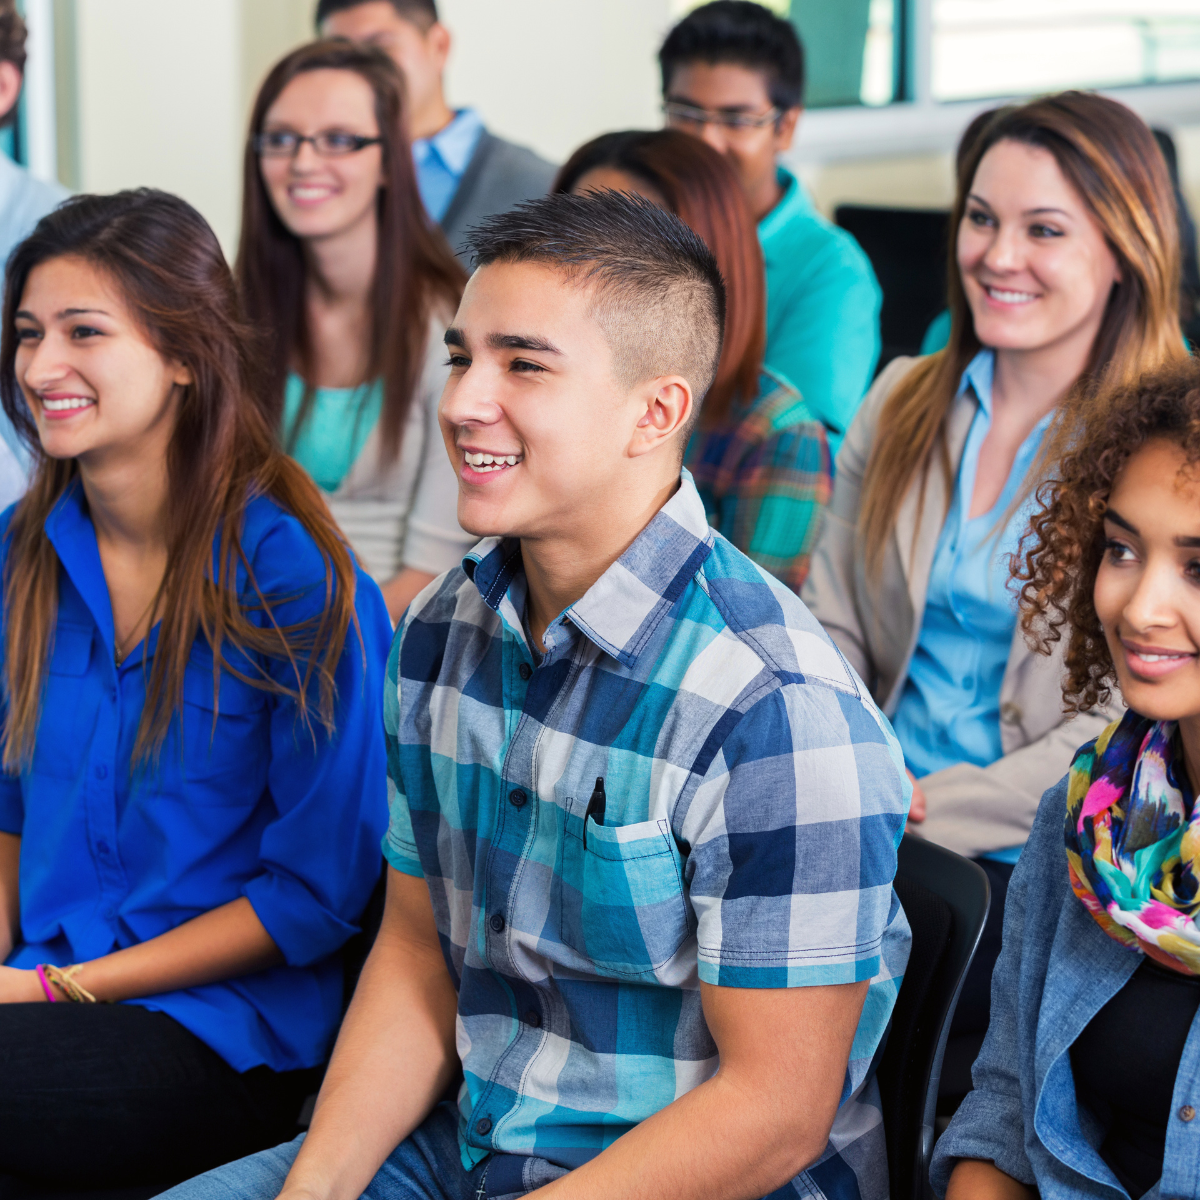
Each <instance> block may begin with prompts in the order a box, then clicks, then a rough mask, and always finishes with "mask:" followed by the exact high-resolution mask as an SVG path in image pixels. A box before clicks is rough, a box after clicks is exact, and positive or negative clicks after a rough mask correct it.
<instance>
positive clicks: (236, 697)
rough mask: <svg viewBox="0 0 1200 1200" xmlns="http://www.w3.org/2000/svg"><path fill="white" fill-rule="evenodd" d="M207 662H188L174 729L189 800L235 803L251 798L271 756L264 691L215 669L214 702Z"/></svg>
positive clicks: (258, 789)
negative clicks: (179, 740)
mask: <svg viewBox="0 0 1200 1200" xmlns="http://www.w3.org/2000/svg"><path fill="white" fill-rule="evenodd" d="M214 699H215V698H214V695H213V676H212V666H211V665H209V666H207V667H205V666H203V665H199V664H194V663H190V662H189V663H188V665H187V667H186V668H185V670H184V676H183V706H182V711H181V713H180V729H181V731H182V736H183V754H182V759H183V777H184V781H185V783H188V784H193V785H197V786H193V787H190V788H189V789H188V793H187V798H188V801H189V802H193V803H194V802H200V803H203V804H221V805H238V804H251V803H254V802H255V801H257V800H258V799H259V798H260V797H261V795H262V791H263V787H264V786H265V781H266V770H267V766H268V764H269V762H270V757H271V716H270V709H269V707H268V704H267V693H266V692H264V691H262V690H261V689H259V688H254V687H251V686H250V685H249V684H247V683H243V682H242V681H241V680H240V679H235V678H234V677H233V676H231V675H230V674H228V672H222V673H221V683H220V693H219V702H218V703H214Z"/></svg>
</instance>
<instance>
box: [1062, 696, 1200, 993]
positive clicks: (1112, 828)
mask: <svg viewBox="0 0 1200 1200" xmlns="http://www.w3.org/2000/svg"><path fill="white" fill-rule="evenodd" d="M1192 799H1193V798H1192V788H1191V784H1190V783H1189V782H1188V779H1187V773H1186V771H1185V770H1184V765H1183V754H1182V751H1181V750H1180V748H1179V746H1178V743H1177V740H1176V738H1175V722H1174V721H1151V720H1148V719H1147V718H1146V717H1142V716H1139V715H1138V714H1137V713H1135V712H1133V711H1132V710H1130V711H1128V712H1126V713H1125V715H1124V717H1122V718H1121V720H1119V721H1114V722H1113V723H1112V724H1111V725H1110V726H1109V727H1108V728H1107V729H1106V730H1105V731H1104V732H1103V733H1102V734H1101V735H1100V736H1099V737H1098V738H1096V740H1095V741H1094V742H1089V743H1088V744H1087V745H1086V746H1083V747H1081V748H1080V749H1079V751H1078V752H1077V753H1076V755H1075V760H1074V761H1073V762H1072V763H1071V770H1070V773H1069V775H1068V779H1067V819H1066V840H1067V864H1068V867H1069V869H1070V874H1071V887H1072V888H1073V889H1074V892H1075V895H1076V896H1078V897H1079V900H1080V902H1081V903H1082V904H1083V906H1084V907H1085V908H1086V909H1087V910H1088V912H1090V913H1091V914H1092V916H1093V917H1095V919H1096V923H1097V924H1098V925H1099V926H1100V928H1101V929H1103V930H1104V932H1105V933H1107V934H1108V936H1109V937H1111V938H1114V939H1115V940H1116V941H1118V942H1122V943H1124V944H1125V945H1126V946H1129V947H1130V948H1131V949H1136V950H1142V951H1144V952H1145V953H1146V954H1147V955H1149V956H1150V957H1151V958H1152V959H1154V960H1155V961H1156V962H1159V963H1162V964H1163V965H1164V966H1167V967H1171V968H1173V969H1174V970H1176V971H1179V972H1180V973H1182V974H1185V975H1200V923H1198V921H1197V918H1198V917H1200V896H1198V895H1197V890H1198V889H1197V879H1198V878H1200V813H1198V812H1196V811H1194V810H1193V803H1192Z"/></svg>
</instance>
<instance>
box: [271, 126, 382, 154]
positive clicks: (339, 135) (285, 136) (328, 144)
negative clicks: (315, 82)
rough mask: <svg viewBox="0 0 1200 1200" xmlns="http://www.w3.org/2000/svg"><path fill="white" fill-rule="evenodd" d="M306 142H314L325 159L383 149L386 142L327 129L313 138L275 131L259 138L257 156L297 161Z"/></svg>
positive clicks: (288, 130)
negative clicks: (380, 146) (380, 147)
mask: <svg viewBox="0 0 1200 1200" xmlns="http://www.w3.org/2000/svg"><path fill="white" fill-rule="evenodd" d="M305 142H311V143H312V148H313V149H314V150H315V151H316V152H317V153H318V154H319V155H320V156H321V157H322V158H341V157H342V156H343V155H346V154H357V153H358V152H359V151H360V150H365V149H366V148H367V147H368V146H378V145H381V144H382V142H383V138H381V137H363V136H362V135H361V134H357V133H344V132H342V131H341V130H340V129H326V130H324V131H323V132H321V133H314V134H313V135H312V136H311V137H307V136H305V135H304V134H300V133H293V132H292V131H291V130H290V129H272V130H271V131H270V132H269V133H259V134H256V135H255V137H254V152H255V153H256V154H257V155H258V156H259V158H295V157H296V155H297V154H299V153H300V147H301V146H303V145H304V143H305Z"/></svg>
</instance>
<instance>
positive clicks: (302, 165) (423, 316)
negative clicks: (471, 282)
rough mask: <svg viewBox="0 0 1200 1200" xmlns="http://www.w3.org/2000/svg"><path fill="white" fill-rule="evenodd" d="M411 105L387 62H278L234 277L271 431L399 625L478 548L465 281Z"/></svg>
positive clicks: (249, 155)
mask: <svg viewBox="0 0 1200 1200" xmlns="http://www.w3.org/2000/svg"><path fill="white" fill-rule="evenodd" d="M402 98H403V84H402V81H401V79H400V75H399V72H398V71H397V69H396V67H395V65H394V64H393V63H392V60H391V59H390V58H389V57H388V56H387V55H386V54H385V53H384V52H383V51H382V50H380V49H379V48H378V47H374V46H368V45H356V44H353V43H351V42H348V41H344V40H341V39H338V40H330V41H325V42H314V43H312V44H310V45H308V46H301V47H300V48H299V49H298V50H294V51H292V53H290V54H288V55H287V56H286V57H284V58H283V59H282V60H280V62H279V63H277V64H276V66H275V67H274V68H273V70H272V71H271V73H270V74H269V75H268V76H267V78H266V80H265V81H264V82H263V85H262V87H261V89H260V90H259V94H258V98H257V100H256V102H255V105H254V111H253V114H252V115H251V120H250V138H249V141H248V143H247V149H246V159H245V171H244V180H243V209H242V235H241V245H240V246H239V248H238V263H237V274H238V282H239V284H240V286H241V290H242V295H243V297H244V300H245V304H246V309H247V312H248V314H249V316H250V317H251V318H252V319H253V320H254V321H255V323H256V324H258V325H259V326H260V328H261V329H262V330H263V332H264V334H265V335H266V339H265V340H266V347H265V348H266V351H267V354H266V358H267V361H266V367H267V375H268V380H267V389H266V401H267V409H268V415H269V419H270V420H271V422H272V424H273V425H274V426H275V427H276V428H277V429H278V430H279V432H280V434H281V437H282V442H283V446H284V448H285V449H286V450H287V451H288V453H289V454H291V455H293V456H294V457H295V458H296V460H297V461H298V462H299V463H300V464H301V466H303V467H304V468H305V469H306V470H307V471H308V472H309V474H310V475H311V476H312V478H313V479H314V480H315V481H316V483H317V484H318V485H319V486H320V487H321V489H322V491H324V492H325V493H326V496H327V498H328V502H329V506H330V509H331V511H332V512H333V515H334V518H335V520H336V521H337V522H338V524H339V525H340V526H341V528H342V531H343V532H344V533H345V535H346V537H347V539H348V540H349V542H350V544H351V546H352V547H353V548H354V550H355V552H356V553H357V555H358V557H359V560H360V561H361V562H362V564H363V566H364V567H366V569H367V571H368V572H369V573H370V574H371V575H372V576H373V577H374V579H375V580H376V582H377V583H378V584H379V585H380V587H381V588H382V589H383V594H384V599H385V600H386V601H387V604H388V609H389V611H390V612H391V615H392V617H393V619H396V618H398V617H399V615H400V614H401V613H402V612H403V611H404V609H405V608H406V607H407V606H408V602H409V601H410V600H411V599H412V598H413V596H415V595H416V594H417V592H419V591H420V590H421V588H423V587H424V586H425V585H426V584H427V583H429V582H430V581H431V580H432V579H433V578H434V577H435V576H436V575H440V574H441V573H442V572H443V571H446V570H448V569H450V568H451V567H455V566H457V565H458V564H459V562H460V561H461V559H462V556H463V554H464V553H466V551H467V550H469V549H470V548H471V546H472V545H473V544H474V542H475V540H476V539H475V538H473V537H472V536H471V535H470V534H467V533H464V532H463V530H462V529H461V528H460V527H459V524H458V520H457V515H456V514H457V506H458V479H457V477H456V476H455V473H454V470H453V468H452V467H451V465H450V460H449V457H448V456H447V454H446V450H445V447H444V446H443V444H442V435H441V430H440V428H439V425H438V419H437V405H438V400H439V399H440V397H441V392H442V387H443V385H444V384H445V380H446V374H447V369H448V368H447V366H446V349H445V346H444V345H443V343H442V335H443V334H444V333H445V329H446V325H447V324H448V323H449V321H450V318H451V316H452V315H453V313H454V311H455V309H456V308H457V306H458V300H459V296H460V294H461V292H462V285H463V282H464V276H463V272H462V268H461V267H460V266H459V264H458V261H457V260H456V259H455V257H454V255H453V254H452V253H451V251H450V248H449V247H448V246H447V245H446V242H445V239H444V238H443V237H442V235H441V234H440V233H439V232H438V230H437V228H436V227H435V226H434V225H433V224H432V223H431V221H430V220H429V218H428V216H427V214H426V212H425V209H424V206H423V205H422V202H421V196H420V193H419V192H418V190H417V182H416V175H415V170H414V167H413V159H412V150H411V148H410V146H409V143H408V137H407V134H406V133H405V116H404V112H403V109H402V104H403V99H402Z"/></svg>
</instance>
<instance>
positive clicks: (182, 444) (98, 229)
mask: <svg viewBox="0 0 1200 1200" xmlns="http://www.w3.org/2000/svg"><path fill="white" fill-rule="evenodd" d="M66 256H71V257H78V258H82V259H84V260H85V261H86V262H88V263H90V264H91V265H92V266H94V267H95V268H96V269H98V270H99V271H101V272H103V274H104V275H105V276H106V277H107V278H108V279H109V280H110V281H111V282H112V283H113V285H114V286H115V287H116V288H117V290H118V291H119V292H120V294H121V295H122V296H123V297H124V300H125V303H126V304H127V305H128V307H129V309H130V311H131V312H132V313H133V314H134V316H135V318H136V319H137V320H139V322H140V323H141V325H142V327H143V330H144V332H145V334H146V336H147V337H148V339H149V340H150V342H151V344H152V345H153V346H154V347H155V348H156V349H157V350H158V352H159V353H160V354H161V355H162V356H163V357H164V358H166V359H168V360H172V361H178V362H180V363H182V364H183V365H184V366H186V367H187V368H188V370H189V371H190V372H191V376H192V379H193V382H192V383H191V384H189V385H188V386H186V387H181V388H179V394H178V399H177V403H178V408H177V417H176V423H175V429H174V431H173V433H172V436H171V441H170V445H169V448H168V451H167V478H168V487H169V491H168V498H167V540H168V552H167V567H166V572H165V574H164V576H163V580H162V583H161V584H160V585H159V589H158V593H157V595H156V596H155V599H154V603H153V605H152V606H151V613H152V619H153V616H157V617H158V618H159V619H160V621H161V624H160V628H159V640H158V650H157V652H156V653H155V655H154V665H153V667H152V668H151V669H150V670H149V677H148V680H147V686H146V703H145V707H144V709H143V712H142V717H141V722H140V724H139V726H138V733H137V739H136V742H135V745H134V751H133V760H134V762H135V763H138V762H143V761H145V760H147V759H149V758H152V757H154V756H155V755H156V754H157V751H158V749H159V748H160V747H161V745H162V741H163V738H164V737H165V736H166V733H167V730H168V727H169V726H170V723H171V720H172V717H173V715H174V714H175V713H176V712H177V711H179V709H180V706H181V704H182V700H183V682H184V670H185V667H186V665H187V662H188V656H189V654H190V653H191V650H192V646H193V644H194V642H195V641H196V638H197V636H203V637H204V639H205V641H206V642H207V643H208V645H209V646H210V647H211V648H212V652H213V709H214V713H215V712H216V711H217V709H218V700H219V694H220V693H219V682H220V673H221V671H223V670H224V671H228V672H229V673H230V674H231V675H234V676H236V677H237V678H239V679H241V680H243V681H244V682H246V683H248V684H251V685H252V686H254V687H257V688H261V689H263V690H264V691H268V692H272V693H276V694H282V695H285V696H289V697H291V698H292V699H293V700H294V701H295V702H296V704H297V709H298V720H299V721H300V722H301V723H302V725H303V726H304V727H305V728H306V729H307V730H308V732H309V733H310V734H311V733H312V718H313V717H314V716H315V717H316V718H317V719H318V720H319V722H320V723H321V724H322V725H323V726H324V727H325V729H326V730H328V731H330V732H332V730H333V726H334V711H335V698H336V689H335V684H334V672H335V671H336V668H337V664H338V661H339V659H340V658H341V655H342V650H343V647H344V645H345V642H346V637H347V633H348V631H349V629H350V627H351V625H354V627H355V629H357V622H356V620H355V609H354V593H355V571H354V564H353V561H352V559H351V557H350V552H349V550H348V549H347V547H346V545H345V543H344V542H343V540H342V538H341V536H340V535H339V533H338V531H337V527H336V526H335V525H334V523H333V519H332V518H331V517H330V515H329V510H328V509H327V508H326V506H325V502H324V500H323V499H322V498H321V494H320V492H319V491H318V490H317V487H316V485H315V484H314V483H313V482H312V481H311V480H310V479H309V478H308V476H307V475H306V474H305V472H304V470H303V469H302V468H301V467H300V466H298V465H297V464H296V463H294V462H293V461H292V460H291V459H290V458H287V457H285V456H284V455H283V453H282V452H281V451H280V450H279V449H278V448H277V447H276V444H275V439H274V437H273V435H272V433H271V430H270V429H269V428H268V426H267V423H266V420H265V419H264V417H263V411H262V406H261V404H260V403H259V398H258V393H257V386H258V378H257V373H256V369H255V365H254V364H255V360H256V354H255V351H256V349H257V347H256V343H255V338H254V335H253V333H252V331H251V329H250V327H249V325H248V324H247V323H246V322H245V320H244V319H243V317H242V312H241V307H240V305H239V303H238V297H237V290H236V288H235V286H234V282H233V276H232V275H231V274H230V271H229V267H228V266H227V265H226V263H225V258H224V255H223V254H222V252H221V246H220V244H219V243H218V241H217V239H216V235H215V234H214V233H213V231H212V230H211V229H210V228H209V226H208V224H207V223H206V222H205V220H204V218H203V217H202V216H200V214H199V213H198V212H196V210H195V209H194V208H192V207H191V205H189V204H187V203H185V202H184V201H183V200H180V199H179V198H178V197H176V196H170V195H167V194H166V193H165V192H159V191H153V190H151V189H140V190H138V191H129V192H118V193H117V194H116V195H111V196H76V197H74V198H73V199H70V200H68V201H66V202H65V203H64V204H62V205H61V206H60V207H59V208H57V209H56V210H55V211H54V212H52V213H50V214H49V215H48V216H45V217H43V218H42V220H41V221H40V222H39V223H38V225H37V228H36V229H35V230H34V232H33V233H32V234H31V235H30V237H29V238H27V239H26V240H25V241H24V242H22V243H21V244H20V245H19V246H18V247H17V249H16V250H15V251H14V252H13V255H12V258H11V259H10V260H9V263H8V269H7V271H6V274H5V281H4V317H3V322H4V323H3V330H2V335H0V403H2V404H3V407H4V411H5V413H6V414H7V415H8V418H9V420H10V421H12V423H13V425H14V426H15V427H16V430H17V433H18V434H19V435H20V437H21V439H22V441H23V442H24V443H25V445H26V446H28V447H29V450H30V452H31V453H32V455H33V458H34V473H33V480H32V483H31V484H30V487H29V490H28V492H26V494H25V496H24V497H23V498H22V499H21V501H20V502H19V503H18V504H17V507H16V511H15V513H14V514H13V517H12V522H11V524H10V526H9V530H8V538H9V542H10V544H9V549H8V558H7V562H6V566H5V573H4V580H3V587H4V612H5V626H6V627H5V655H6V659H5V680H4V681H5V687H6V692H7V700H8V719H7V723H6V724H5V726H4V733H3V737H4V768H5V770H7V771H9V772H16V771H19V770H21V769H22V767H24V766H27V765H28V764H29V763H30V761H31V760H32V756H33V751H34V747H35V744H36V742H37V737H38V726H39V723H40V718H41V706H42V691H43V681H44V678H45V673H46V664H47V661H48V659H49V655H50V651H51V648H52V640H53V636H54V629H55V625H56V621H57V611H58V586H59V570H60V565H59V559H58V555H57V553H56V552H55V549H54V547H53V545H52V544H51V542H50V539H49V538H48V537H47V535H46V530H45V522H46V518H47V517H48V516H49V514H50V512H51V510H52V509H53V508H54V506H55V505H56V504H57V503H58V501H59V499H60V498H61V497H62V496H63V494H64V493H65V492H66V491H67V490H68V488H70V487H72V486H79V484H78V479H79V467H78V464H77V463H76V461H75V460H74V459H58V458H51V457H50V456H48V455H47V454H46V453H45V452H44V451H43V449H42V445H41V441H40V439H39V437H38V432H37V426H36V424H35V423H34V420H33V417H32V416H31V415H30V412H29V408H28V406H27V405H26V403H25V398H24V396H23V394H22V391H21V387H20V385H19V383H18V381H17V375H16V366H15V362H16V353H17V333H16V323H15V320H14V317H15V314H16V312H17V310H18V308H19V306H20V303H21V300H22V298H23V294H24V291H25V284H26V281H27V280H28V278H29V275H30V273H31V272H32V271H33V270H34V269H35V268H36V267H38V266H39V265H40V264H42V263H45V262H49V261H51V260H52V259H57V258H63V257H66ZM256 496H269V497H271V498H272V499H273V500H274V501H275V502H276V503H278V504H279V505H280V506H281V507H282V508H284V509H285V510H286V511H288V512H289V513H291V514H292V515H293V516H294V517H295V518H296V519H297V520H299V521H300V523H301V524H302V525H303V526H304V527H305V529H306V530H307V531H308V533H309V535H310V536H311V537H312V539H313V541H314V542H315V543H316V545H317V547H318V549H319V550H320V552H321V556H322V558H323V559H324V561H325V584H324V586H325V604H324V607H323V609H322V611H321V613H320V615H319V616H318V617H316V618H314V619H312V620H310V621H308V622H306V623H304V624H301V625H291V626H280V625H279V624H278V623H277V622H276V621H275V619H274V617H273V615H272V607H273V605H274V604H275V603H281V602H283V601H286V600H291V599H295V597H294V596H279V597H276V596H264V595H263V594H262V593H261V592H260V591H259V590H258V585H257V583H256V582H255V579H254V572H253V569H252V568H251V565H250V563H249V562H248V560H247V558H246V555H245V553H244V551H243V549H242V543H241V530H242V519H243V515H244V513H245V510H246V505H247V504H248V503H249V501H250V500H251V499H253V498H254V497H256ZM214 546H215V551H214ZM214 564H215V565H214ZM239 573H241V575H242V578H243V579H244V581H245V584H244V586H245V588H246V594H247V595H249V596H251V597H252V599H251V600H250V601H249V602H247V601H246V600H244V599H243V598H241V597H239V594H238V575H239ZM254 616H257V617H258V622H256V621H255V620H252V619H251V618H252V617H254ZM231 652H232V653H233V654H236V655H238V656H239V661H244V660H241V655H245V656H246V657H247V658H248V659H249V661H250V662H251V663H253V662H254V656H256V655H257V656H266V657H269V658H273V659H276V660H281V661H284V662H286V663H288V664H290V668H291V670H290V676H291V680H292V682H293V685H294V686H291V687H288V686H284V685H282V684H280V683H278V682H276V681H275V679H274V678H273V677H272V676H271V675H270V674H269V673H267V671H266V670H265V669H263V668H262V667H259V668H258V671H257V673H254V674H247V673H246V672H245V670H242V669H239V668H238V667H236V666H234V665H233V664H232V663H231V662H230V656H231ZM251 669H253V668H251Z"/></svg>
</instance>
